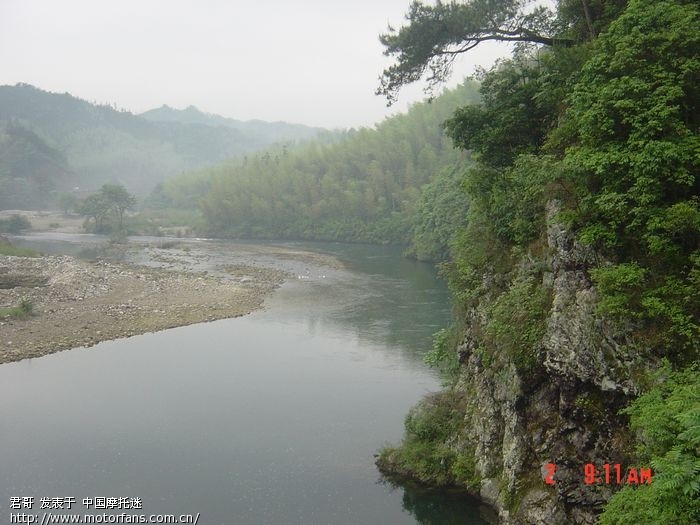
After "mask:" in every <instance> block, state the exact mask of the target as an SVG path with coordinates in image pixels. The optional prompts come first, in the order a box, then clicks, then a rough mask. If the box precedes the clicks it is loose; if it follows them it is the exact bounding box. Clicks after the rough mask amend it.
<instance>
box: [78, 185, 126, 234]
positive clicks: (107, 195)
mask: <svg viewBox="0 0 700 525" xmlns="http://www.w3.org/2000/svg"><path fill="white" fill-rule="evenodd" d="M135 204H136V198H135V197H134V196H133V195H131V194H130V193H129V192H128V191H127V190H126V188H125V187H124V186H122V185H120V184H105V185H104V186H102V188H100V191H98V192H97V193H93V194H92V195H90V196H89V197H87V198H86V199H85V200H84V201H83V202H82V204H81V205H80V209H79V213H80V214H81V215H85V216H86V217H87V219H88V220H89V219H91V218H92V219H94V220H95V231H97V232H101V231H104V229H105V224H104V221H105V219H106V218H107V216H108V215H109V214H110V213H114V215H115V217H116V219H117V220H118V221H119V230H120V231H121V230H122V229H123V227H124V213H125V212H126V210H130V209H132V208H133V207H134V205H135Z"/></svg>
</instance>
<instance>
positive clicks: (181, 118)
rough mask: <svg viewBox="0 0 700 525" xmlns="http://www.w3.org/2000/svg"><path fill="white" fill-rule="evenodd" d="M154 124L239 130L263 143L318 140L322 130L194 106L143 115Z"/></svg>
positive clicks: (167, 108)
mask: <svg viewBox="0 0 700 525" xmlns="http://www.w3.org/2000/svg"><path fill="white" fill-rule="evenodd" d="M140 116H141V117H143V118H145V119H147V120H150V121H152V122H180V123H182V124H203V125H206V126H215V127H219V126H220V127H225V128H230V129H235V130H238V131H240V132H242V133H244V134H245V135H246V136H248V137H254V138H257V139H259V140H260V141H262V142H266V143H268V144H269V143H273V142H286V141H290V140H304V139H311V138H314V137H316V136H317V135H318V134H319V133H320V132H322V131H324V130H323V129H322V128H314V127H310V126H304V125H303V124H290V123H288V122H265V121H263V120H247V121H243V120H235V119H232V118H226V117H222V116H221V115H215V114H213V113H204V112H203V111H200V110H199V109H197V108H196V107H195V106H188V107H187V108H185V109H175V108H171V107H170V106H167V105H163V106H161V107H159V108H156V109H151V110H149V111H146V112H144V113H141V114H140Z"/></svg>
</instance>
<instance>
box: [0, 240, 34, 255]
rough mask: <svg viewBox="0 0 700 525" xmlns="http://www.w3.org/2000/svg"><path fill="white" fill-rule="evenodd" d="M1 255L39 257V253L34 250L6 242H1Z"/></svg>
mask: <svg viewBox="0 0 700 525" xmlns="http://www.w3.org/2000/svg"><path fill="white" fill-rule="evenodd" d="M0 255H8V256H11V257H39V253H37V252H35V251H34V250H31V249H29V248H21V247H19V246H13V245H12V244H10V243H6V242H0Z"/></svg>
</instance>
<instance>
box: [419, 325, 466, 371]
mask: <svg viewBox="0 0 700 525" xmlns="http://www.w3.org/2000/svg"><path fill="white" fill-rule="evenodd" d="M456 335H457V331H456V330H455V329H454V328H452V329H449V330H448V329H446V328H443V329H441V330H438V331H437V332H435V333H434V334H433V348H432V350H431V351H430V352H428V353H427V354H426V355H425V357H424V358H423V361H425V363H426V364H427V365H428V366H430V367H432V368H436V369H438V370H439V371H440V372H441V373H442V374H443V375H444V376H445V377H446V378H447V379H448V380H449V381H450V382H452V381H454V379H455V377H456V376H457V373H458V372H459V359H458V357H457V352H456V346H457V338H456Z"/></svg>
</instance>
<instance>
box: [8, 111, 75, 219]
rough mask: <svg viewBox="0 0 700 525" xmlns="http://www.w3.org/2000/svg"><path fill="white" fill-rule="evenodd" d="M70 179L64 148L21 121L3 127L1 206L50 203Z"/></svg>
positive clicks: (16, 206)
mask: <svg viewBox="0 0 700 525" xmlns="http://www.w3.org/2000/svg"><path fill="white" fill-rule="evenodd" d="M70 179H71V176H70V170H69V168H68V163H67V162H66V158H65V157H64V156H63V154H62V153H61V152H60V151H57V150H55V149H54V148H52V147H50V146H49V145H48V144H46V142H44V141H43V140H42V139H41V138H40V137H38V136H37V135H36V134H35V133H34V132H32V131H31V130H29V129H26V128H24V127H23V126H21V125H19V124H16V123H11V124H9V125H7V126H0V209H25V208H32V207H34V206H42V207H43V206H47V205H48V204H49V203H50V202H51V199H52V192H54V191H55V190H57V189H58V188H65V187H69V185H70V182H71V180H70Z"/></svg>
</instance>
